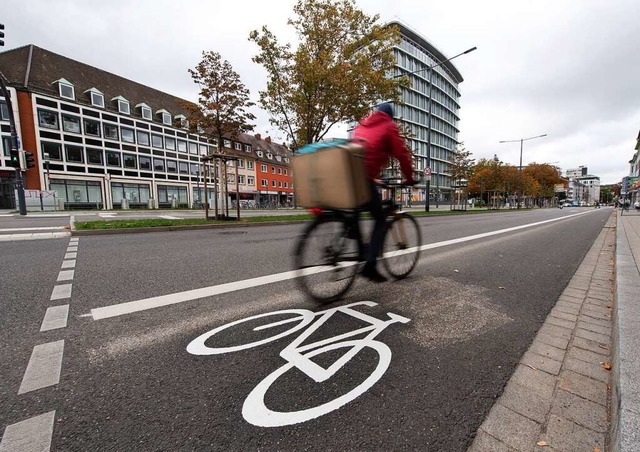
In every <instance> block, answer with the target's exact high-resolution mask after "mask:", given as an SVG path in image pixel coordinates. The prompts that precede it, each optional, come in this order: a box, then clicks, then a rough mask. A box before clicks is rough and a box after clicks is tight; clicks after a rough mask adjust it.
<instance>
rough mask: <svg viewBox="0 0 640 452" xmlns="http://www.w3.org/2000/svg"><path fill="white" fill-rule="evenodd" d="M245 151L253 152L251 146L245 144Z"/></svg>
mask: <svg viewBox="0 0 640 452" xmlns="http://www.w3.org/2000/svg"><path fill="white" fill-rule="evenodd" d="M244 151H245V152H251V146H250V145H248V144H245V145H244Z"/></svg>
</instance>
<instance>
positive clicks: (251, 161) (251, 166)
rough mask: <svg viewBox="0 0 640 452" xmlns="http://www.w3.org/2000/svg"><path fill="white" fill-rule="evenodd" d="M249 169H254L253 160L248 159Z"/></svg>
mask: <svg viewBox="0 0 640 452" xmlns="http://www.w3.org/2000/svg"><path fill="white" fill-rule="evenodd" d="M247 169H248V170H252V169H253V160H247Z"/></svg>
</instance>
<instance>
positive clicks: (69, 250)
mask: <svg viewBox="0 0 640 452" xmlns="http://www.w3.org/2000/svg"><path fill="white" fill-rule="evenodd" d="M77 252H78V245H75V246H72V245H71V244H69V247H68V248H67V253H77Z"/></svg>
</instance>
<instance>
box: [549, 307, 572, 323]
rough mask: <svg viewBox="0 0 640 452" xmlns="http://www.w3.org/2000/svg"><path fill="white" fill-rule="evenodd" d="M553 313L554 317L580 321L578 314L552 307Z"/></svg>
mask: <svg viewBox="0 0 640 452" xmlns="http://www.w3.org/2000/svg"><path fill="white" fill-rule="evenodd" d="M551 315H552V316H553V317H555V318H558V319H563V320H568V321H570V322H577V321H578V315H577V314H570V313H568V312H562V311H561V310H559V309H558V310H556V309H552V310H551Z"/></svg>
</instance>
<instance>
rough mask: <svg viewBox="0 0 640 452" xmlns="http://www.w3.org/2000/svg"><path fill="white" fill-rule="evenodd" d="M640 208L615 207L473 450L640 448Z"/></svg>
mask: <svg viewBox="0 0 640 452" xmlns="http://www.w3.org/2000/svg"><path fill="white" fill-rule="evenodd" d="M638 262H640V215H635V216H631V215H627V216H624V215H623V216H620V214H619V212H615V213H614V214H613V215H612V216H611V218H610V219H609V220H608V222H607V223H606V225H605V227H604V228H603V230H602V232H601V233H600V235H599V236H598V238H597V239H596V241H595V243H594V244H593V246H592V248H591V249H590V251H589V252H588V253H587V255H586V257H585V258H584V260H583V262H582V263H581V265H580V267H579V269H578V271H577V272H576V274H575V275H574V277H573V278H572V279H571V281H570V282H569V284H568V286H567V288H566V289H565V291H564V292H563V293H562V295H561V296H560V298H559V300H558V302H557V303H556V305H555V307H554V308H553V309H552V310H551V312H550V314H549V316H548V317H547V319H546V320H545V323H544V324H543V326H542V327H541V328H540V330H539V331H538V334H537V336H536V337H535V339H534V341H533V343H532V345H531V347H530V348H529V350H528V351H527V352H526V353H525V355H524V356H523V357H522V359H521V361H520V363H519V364H518V366H517V367H516V369H515V372H514V374H513V376H512V377H511V379H510V380H509V382H508V384H507V386H506V387H505V389H504V392H503V394H502V396H501V397H500V398H499V399H498V401H497V402H496V403H495V404H494V406H493V408H492V409H491V411H490V412H489V415H488V416H487V418H486V419H485V420H484V422H483V424H482V425H481V426H480V428H479V429H478V431H477V434H476V438H475V441H474V442H473V444H472V446H471V447H470V448H469V450H470V451H474V452H476V451H477V452H480V451H482V452H484V451H533V450H541V451H542V450H544V451H585V452H594V451H605V450H611V451H638V450H640V427H639V425H640V424H639V422H640V391H639V389H640V353H638V350H640V273H639V267H638Z"/></svg>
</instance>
